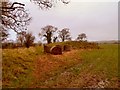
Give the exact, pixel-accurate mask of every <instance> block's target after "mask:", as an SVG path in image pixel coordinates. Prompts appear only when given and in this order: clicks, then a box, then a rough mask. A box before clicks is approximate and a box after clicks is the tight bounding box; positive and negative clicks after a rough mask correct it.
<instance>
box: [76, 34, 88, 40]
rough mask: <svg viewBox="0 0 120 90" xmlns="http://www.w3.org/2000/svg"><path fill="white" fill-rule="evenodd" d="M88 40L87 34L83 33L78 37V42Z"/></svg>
mask: <svg viewBox="0 0 120 90" xmlns="http://www.w3.org/2000/svg"><path fill="white" fill-rule="evenodd" d="M86 38H87V36H86V34H85V33H81V34H79V35H78V37H77V40H78V41H80V40H81V41H83V39H86Z"/></svg>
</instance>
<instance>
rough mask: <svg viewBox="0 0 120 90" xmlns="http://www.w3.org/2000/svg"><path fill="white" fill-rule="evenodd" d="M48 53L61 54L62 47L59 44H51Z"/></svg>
mask: <svg viewBox="0 0 120 90" xmlns="http://www.w3.org/2000/svg"><path fill="white" fill-rule="evenodd" d="M50 53H51V54H54V55H61V54H62V47H61V46H60V45H56V46H53V47H52V48H51V49H50Z"/></svg>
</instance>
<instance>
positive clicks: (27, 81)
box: [2, 44, 119, 88]
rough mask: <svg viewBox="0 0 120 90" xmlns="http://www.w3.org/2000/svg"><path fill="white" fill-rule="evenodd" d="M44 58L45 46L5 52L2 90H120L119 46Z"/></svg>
mask: <svg viewBox="0 0 120 90" xmlns="http://www.w3.org/2000/svg"><path fill="white" fill-rule="evenodd" d="M99 46H100V49H78V48H77V45H76V48H75V49H72V50H71V51H69V52H64V53H63V54H62V55H51V54H45V53H44V51H43V47H42V46H36V47H30V48H28V49H27V48H18V49H3V50H2V87H3V88H118V87H119V86H118V78H119V76H118V44H100V45H99Z"/></svg>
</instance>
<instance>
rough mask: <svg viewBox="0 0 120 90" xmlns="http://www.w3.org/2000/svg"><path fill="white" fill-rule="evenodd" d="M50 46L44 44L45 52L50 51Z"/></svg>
mask: <svg viewBox="0 0 120 90" xmlns="http://www.w3.org/2000/svg"><path fill="white" fill-rule="evenodd" d="M50 48H51V47H49V46H47V45H44V52H45V53H50Z"/></svg>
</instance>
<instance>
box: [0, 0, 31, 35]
mask: <svg viewBox="0 0 120 90" xmlns="http://www.w3.org/2000/svg"><path fill="white" fill-rule="evenodd" d="M0 3H1V4H2V6H1V7H0V12H1V24H2V25H1V28H2V31H1V32H5V33H6V34H7V33H8V30H11V29H12V30H14V31H15V32H16V33H20V32H21V31H24V30H26V29H27V25H29V23H30V21H31V17H30V16H29V13H28V12H27V10H25V9H24V6H25V4H22V3H18V2H14V3H10V2H9V1H6V2H0Z"/></svg>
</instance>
